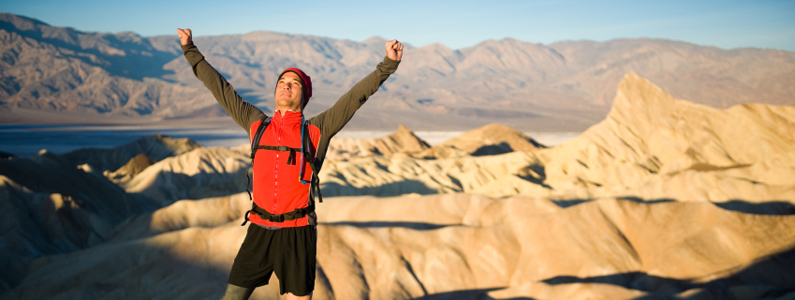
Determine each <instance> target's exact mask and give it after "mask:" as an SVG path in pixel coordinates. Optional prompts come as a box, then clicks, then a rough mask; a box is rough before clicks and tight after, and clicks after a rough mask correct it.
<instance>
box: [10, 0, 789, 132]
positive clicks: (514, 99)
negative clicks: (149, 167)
mask: <svg viewBox="0 0 795 300" xmlns="http://www.w3.org/2000/svg"><path fill="white" fill-rule="evenodd" d="M186 25H188V26H189V24H186ZM195 34H196V36H195V43H196V44H197V46H198V47H199V49H200V50H201V51H202V53H203V54H204V55H205V56H206V58H207V61H208V62H210V63H211V64H212V65H213V66H214V67H215V68H217V69H218V70H219V72H221V73H222V74H223V75H224V76H225V77H227V79H229V81H230V82H231V83H232V84H233V85H234V86H235V88H236V89H237V91H238V92H239V93H240V94H241V95H242V96H243V97H244V98H245V99H247V101H249V102H252V103H254V104H255V105H257V106H259V107H260V108H262V109H263V110H265V111H269V110H271V109H272V106H273V105H272V93H273V83H274V82H275V81H276V76H278V73H279V71H281V70H282V69H284V68H286V67H289V66H296V67H299V68H302V69H305V70H306V71H307V72H308V73H309V74H310V76H312V78H313V83H314V86H315V96H314V97H313V105H310V106H309V107H308V111H307V113H308V114H309V115H314V114H316V113H319V112H320V111H322V110H323V109H325V108H327V107H329V106H330V105H332V104H333V102H334V101H336V99H337V98H338V97H339V96H340V95H341V94H342V93H344V92H345V91H347V90H348V89H349V88H350V87H351V86H352V85H353V84H354V83H355V82H357V81H358V80H359V79H360V78H362V77H364V76H365V75H366V74H367V73H369V72H371V71H372V70H373V68H374V66H375V65H376V63H378V62H379V61H380V60H381V59H382V58H383V56H384V54H383V48H382V47H383V46H382V45H383V41H384V39H382V38H380V37H373V38H370V39H368V40H366V41H363V42H354V41H349V40H336V39H331V38H324V37H316V36H308V35H291V34H281V33H273V32H266V31H257V32H250V33H247V34H239V35H222V36H203V35H202V33H201V32H195ZM398 38H399V37H398ZM405 42H408V43H410V41H405ZM0 57H2V60H0V119H2V120H3V121H0V122H4V123H12V122H17V123H18V122H26V123H30V122H34V123H57V122H59V120H60V118H62V117H64V116H73V118H72V119H70V120H71V121H63V122H76V121H75V120H78V121H80V122H86V121H87V120H93V119H98V120H99V119H102V120H107V121H116V122H118V121H123V120H139V119H151V120H153V121H157V120H163V119H180V118H197V117H202V118H206V117H219V116H223V115H224V112H223V111H222V109H221V108H220V106H218V105H217V104H216V103H215V101H214V100H213V99H212V96H211V95H210V93H209V92H207V91H206V89H205V88H204V87H203V86H202V84H201V83H200V82H199V81H198V80H196V78H195V77H194V75H193V73H192V71H191V68H190V66H188V64H187V63H186V62H185V60H184V58H182V57H181V51H180V48H179V43H178V41H177V38H176V34H175V35H174V36H158V37H141V36H139V35H137V34H134V33H130V32H122V33H116V34H108V33H89V32H80V31H77V30H74V29H72V28H59V27H53V26H49V25H47V24H46V23H43V22H41V21H38V20H34V19H29V18H26V17H22V16H16V15H13V14H7V13H6V14H0ZM630 72H632V73H636V74H638V75H640V76H642V77H644V78H648V79H649V80H651V81H653V82H655V83H657V84H658V85H660V86H661V87H663V88H664V89H665V90H666V91H669V92H670V93H671V94H672V95H673V96H675V97H677V98H680V99H687V100H691V101H698V103H700V104H705V105H708V106H712V107H718V108H726V107H729V106H732V105H736V104H743V103H752V102H761V103H766V104H776V105H792V104H794V103H795V97H793V96H795V85H793V84H792V83H793V82H795V53H793V52H788V51H781V50H771V49H747V48H746V49H734V50H723V49H719V48H715V47H705V46H698V45H693V44H689V43H684V42H678V41H669V40H658V39H618V40H612V41H608V42H591V41H565V42H558V43H553V44H550V45H541V44H533V43H528V42H523V41H519V40H515V39H510V38H507V39H503V40H488V41H484V42H482V43H480V44H478V45H475V46H473V47H469V48H463V49H458V50H453V49H449V48H447V47H445V46H443V45H441V44H432V45H427V46H424V47H420V48H414V47H411V46H408V47H407V48H406V53H405V58H404V61H403V62H402V64H401V66H400V68H399V70H398V72H397V73H396V74H394V75H393V76H392V77H391V78H390V79H389V80H388V81H387V82H386V83H385V84H384V85H383V87H382V90H381V91H380V92H378V93H377V94H376V96H374V97H373V98H372V99H371V101H369V102H370V103H368V104H367V105H365V106H364V107H363V108H362V109H361V111H360V112H359V113H357V116H356V117H355V118H354V119H353V120H352V121H351V124H349V126H348V127H347V128H349V129H357V128H359V129H363V128H367V129H380V130H385V129H388V130H392V129H394V128H396V127H397V126H398V125H399V124H401V123H403V124H411V125H410V126H409V127H411V128H413V129H415V130H468V129H471V128H475V127H479V126H483V125H486V124H490V123H501V124H505V125H508V126H510V127H512V128H516V129H519V130H524V131H551V130H556V131H578V130H583V129H585V128H587V127H588V126H590V125H593V124H595V123H596V122H598V121H599V120H601V119H602V118H603V117H604V116H605V115H606V114H607V112H608V110H609V108H610V106H611V104H612V99H613V98H614V96H615V91H616V87H617V86H618V83H619V81H620V79H621V78H622V77H623V76H624V74H626V73H630Z"/></svg>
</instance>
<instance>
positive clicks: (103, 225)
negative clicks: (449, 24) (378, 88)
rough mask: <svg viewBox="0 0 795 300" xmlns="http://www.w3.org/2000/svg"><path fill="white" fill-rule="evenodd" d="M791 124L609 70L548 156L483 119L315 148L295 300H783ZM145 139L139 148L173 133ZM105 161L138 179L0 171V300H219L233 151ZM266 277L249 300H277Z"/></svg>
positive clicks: (230, 253)
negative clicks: (309, 231) (314, 236)
mask: <svg viewBox="0 0 795 300" xmlns="http://www.w3.org/2000/svg"><path fill="white" fill-rule="evenodd" d="M794 120H795V109H793V107H791V106H779V105H765V104H751V105H739V106H733V107H730V108H727V109H718V108H712V107H708V106H704V105H700V104H695V103H692V102H689V101H685V100H680V99H677V98H676V97H674V96H671V95H670V94H668V93H667V92H665V91H664V90H663V89H662V88H660V87H658V86H656V85H654V84H652V83H651V82H650V81H649V80H647V79H645V78H642V77H640V76H638V75H635V74H627V75H626V76H624V78H623V80H622V81H621V83H620V85H619V88H618V91H617V92H616V97H615V99H614V101H613V107H612V109H611V110H610V113H609V114H608V115H607V117H606V118H605V119H604V120H602V121H601V122H599V123H597V124H595V125H593V126H592V127H590V128H589V129H588V130H587V131H585V132H584V133H583V134H582V135H581V136H579V137H577V138H575V139H574V140H571V141H569V142H566V143H563V144H560V145H557V146H554V147H549V148H545V147H542V146H541V145H539V144H538V143H537V142H535V141H534V140H533V139H532V138H531V137H527V136H524V135H522V134H521V133H519V132H517V131H515V130H513V129H511V128H509V127H505V126H501V125H490V126H484V127H481V128H475V129H472V130H470V131H468V132H466V133H464V134H462V135H461V136H459V137H456V138H454V139H451V140H450V141H448V142H445V143H442V144H440V145H437V146H441V147H440V148H437V147H436V146H435V147H429V146H428V145H427V143H424V142H423V141H422V140H421V139H419V138H417V137H416V135H414V134H413V133H412V132H411V131H410V130H409V129H408V128H406V127H400V128H398V130H397V131H396V132H395V133H393V134H391V135H389V136H386V137H383V138H378V139H370V140H353V139H344V140H343V139H340V140H335V141H334V142H333V143H334V149H333V151H332V152H331V154H330V156H329V157H330V158H331V157H334V159H329V160H327V161H326V163H325V164H324V166H323V170H322V171H321V174H320V178H321V182H322V185H321V186H322V188H323V195H324V196H325V197H324V200H325V201H324V203H322V204H319V205H318V215H319V222H320V225H319V226H318V231H319V240H318V279H317V285H316V291H315V294H314V296H315V298H316V299H332V298H333V299H338V298H339V299H413V298H422V299H524V298H529V299H583V298H595V299H656V298H663V299H665V298H692V299H790V298H792V297H794V296H795V281H793V278H795V273H794V272H793V270H792V268H791V266H792V265H793V264H795V255H793V249H795V182H793V178H795V176H793V175H795V170H794V169H793V161H795V160H793V157H792V156H793V153H795V151H793V147H795V143H793V140H792V139H793V137H792V135H791V134H790V133H791V132H793V129H795V128H793V127H795V121H794ZM161 139H163V138H162V137H161V138H160V139H150V140H147V141H148V142H147V143H149V144H150V145H152V147H155V148H158V147H163V146H162V144H163V143H165V144H170V143H172V142H174V141H173V140H172V139H165V141H166V142H163V141H160V140H161ZM178 144H180V145H190V143H178ZM158 145H160V146H158ZM495 145H496V146H495ZM435 148H436V149H437V150H436V152H435V153H441V154H444V155H435V156H433V155H427V154H428V153H429V151H432V150H434V149H435ZM139 149H140V152H141V153H143V152H144V151H145V149H150V147H140V148H139ZM241 149H243V148H242V147H241ZM438 149H447V150H446V151H441V150H438ZM481 149H491V150H496V151H494V152H491V151H483V150H481ZM509 149H510V151H509ZM186 150H187V149H186ZM243 150H245V149H243ZM112 152H113V151H108V152H95V155H96V156H98V157H97V158H96V160H95V161H99V162H107V161H113V162H115V163H117V164H118V165H119V166H120V167H121V166H124V165H125V164H127V163H128V162H130V159H132V163H131V164H130V165H128V169H125V168H121V171H124V170H133V169H135V168H132V165H136V166H139V167H142V168H143V169H142V170H137V171H136V172H128V173H125V174H129V178H128V179H125V181H120V182H119V186H117V185H115V184H114V183H113V182H112V181H111V180H110V179H109V178H106V177H104V176H103V174H100V173H98V172H92V171H91V168H89V167H87V166H88V165H87V164H85V163H84V164H83V165H81V166H82V167H79V166H80V165H76V164H75V163H74V162H72V161H68V160H66V159H65V158H62V157H59V156H56V155H52V154H48V153H47V152H43V153H42V154H41V155H39V156H37V157H34V158H32V159H24V158H15V157H9V158H6V159H3V160H0V176H3V177H0V178H3V183H2V185H0V188H2V189H3V190H4V191H5V193H0V203H2V205H4V206H8V207H9V208H7V209H5V210H4V211H5V213H6V214H7V217H6V218H5V219H4V220H9V221H8V223H3V228H6V230H4V231H3V240H2V241H3V243H9V245H12V247H3V250H4V252H3V253H2V257H3V259H4V261H7V262H11V263H10V264H9V265H10V266H12V267H13V268H12V269H11V270H12V272H9V273H7V274H8V275H5V277H3V278H2V280H3V285H2V286H3V290H2V294H0V299H29V298H48V299H76V298H78V299H82V298H85V299H94V298H109V299H125V298H158V297H164V298H174V299H181V298H186V299H187V298H191V299H194V298H202V299H214V298H219V297H220V295H221V294H222V293H223V290H224V287H225V279H226V276H227V272H228V270H229V267H230V265H231V262H232V260H233V258H234V256H235V254H236V251H237V248H238V245H239V244H240V242H241V241H242V239H243V237H244V235H245V229H244V228H242V227H240V226H239V224H240V223H241V222H242V215H243V213H244V211H245V210H247V209H248V208H249V205H250V202H249V200H248V194H247V193H245V192H242V190H243V188H244V186H243V185H242V184H243V183H244V179H242V178H241V176H242V175H243V173H244V172H246V171H247V169H248V164H249V163H250V159H249V158H248V156H247V153H245V151H240V149H237V150H232V149H226V148H204V147H197V148H193V149H190V150H187V151H184V152H180V153H174V154H170V155H168V156H165V157H162V158H160V159H158V160H155V159H152V162H153V163H152V164H148V163H142V164H136V161H137V160H141V158H137V159H136V158H135V157H136V155H137V154H141V153H137V154H136V153H129V154H128V155H127V156H129V157H130V158H128V159H127V161H123V160H122V159H112V160H111V159H109V158H107V157H108V156H110V155H112ZM132 152H134V151H132ZM332 154H333V155H332ZM147 157H149V155H148V154H147ZM115 171H119V170H115ZM133 173H135V174H133ZM113 174H114V173H112V172H107V173H104V175H105V176H111V175H113ZM53 176H60V177H53ZM111 177H112V176H111ZM243 177H244V176H243ZM40 178H44V179H46V180H44V181H40V180H39V179H40ZM78 180H79V181H78ZM65 196H70V197H72V198H68V197H65ZM6 198H7V199H6ZM70 199H71V200H70ZM45 200H46V201H45ZM51 207H54V208H51ZM42 211H43V212H49V213H44V215H42V216H39V215H38V214H39V213H40V212H42ZM109 211H113V212H115V214H109V215H107V216H105V213H107V212H109ZM30 212H33V214H32V216H33V217H32V218H27V216H29V215H31V213H30ZM103 217H104V218H105V219H103ZM14 224H22V225H19V227H15V226H17V225H14ZM41 224H75V225H69V226H56V225H49V226H42V225H41ZM31 228H33V229H31ZM41 228H44V230H42V229H41ZM31 233H32V234H31ZM7 241H9V242H7ZM67 241H68V242H69V243H71V244H67V245H69V247H61V246H60V245H62V244H64V243H66V242H67ZM25 245H36V247H33V248H26V246H25ZM31 249H33V250H31ZM42 249H44V250H42ZM34 250H35V251H34ZM45 250H46V251H45ZM36 251H38V252H36ZM276 280H277V279H275V278H274V279H272V281H271V283H272V284H271V285H269V286H267V287H265V288H261V289H259V290H258V291H257V292H256V293H255V295H254V296H255V297H254V298H255V299H278V298H277V297H276V295H277V294H278V292H277V291H276V290H277V289H278V287H277V285H275V284H274V283H275V281H276Z"/></svg>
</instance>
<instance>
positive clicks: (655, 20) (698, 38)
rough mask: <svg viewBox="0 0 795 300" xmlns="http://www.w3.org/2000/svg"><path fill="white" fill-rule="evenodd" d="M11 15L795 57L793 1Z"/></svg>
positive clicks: (87, 6)
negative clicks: (758, 51)
mask: <svg viewBox="0 0 795 300" xmlns="http://www.w3.org/2000/svg"><path fill="white" fill-rule="evenodd" d="M0 12H10V13H14V14H18V15H22V16H26V17H30V18H34V19H38V20H40V21H42V22H45V23H48V24H50V25H52V26H58V27H72V28H75V29H77V30H80V31H86V32H105V33H116V32H122V31H132V32H135V33H137V34H140V35H142V36H147V37H148V36H157V35H174V36H175V38H176V28H177V27H180V28H186V27H187V28H191V29H192V30H193V35H194V36H197V37H198V36H202V35H224V34H245V33H248V32H252V31H260V30H264V31H272V32H279V33H289V34H305V35H313V36H323V37H330V38H334V39H345V40H352V41H357V42H358V41H363V40H366V39H368V38H370V37H373V36H379V37H382V38H386V39H393V38H396V39H398V40H400V41H402V42H404V43H408V44H410V45H412V46H414V47H421V46H425V45H428V44H433V43H440V44H443V45H445V46H447V47H448V48H451V49H462V48H467V47H472V46H475V45H477V44H479V43H481V42H484V41H486V40H500V39H503V38H514V39H517V40H521V41H525V42H531V43H540V44H545V45H549V44H551V43H554V42H559V41H569V40H591V41H598V42H603V41H608V40H612V39H616V38H640V37H647V38H662V39H670V40H678V41H685V42H689V43H693V44H697V45H704V46H717V47H720V48H724V49H733V48H743V47H753V48H774V49H780V50H788V51H795V1H793V0H786V1H765V0H758V1H750V0H749V1H734V0H726V1H713V0H708V1H699V0H689V1H680V0H672V1H659V0H658V1H638V0H635V1H623V0H621V1H618V0H616V1H609V0H607V1H588V0H559V1H541V0H538V1H535V0H527V1H519V0H503V1H465V0H459V1H447V0H439V1H436V0H421V1H414V0H411V1H373V0H369V1H345V0H340V1H268V0H258V1H256V0H227V1H223V0H222V1H219V0H214V1H205V0H194V1H169V0H135V1H107V0H69V1H64V0H58V1H56V0H0Z"/></svg>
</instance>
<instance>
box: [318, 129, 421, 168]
mask: <svg viewBox="0 0 795 300" xmlns="http://www.w3.org/2000/svg"><path fill="white" fill-rule="evenodd" d="M428 148H430V145H428V143H426V142H425V141H423V140H422V139H420V138H419V137H417V136H416V135H415V134H414V133H413V132H411V130H410V129H409V128H408V127H406V126H403V125H400V126H399V127H398V130H397V131H395V132H394V133H392V134H390V135H387V136H385V137H383V138H377V139H353V138H334V139H331V142H330V143H329V149H328V154H327V155H326V159H327V160H337V161H341V160H349V159H351V158H354V157H367V156H391V155H392V154H395V153H417V152H421V151H423V150H425V149H428Z"/></svg>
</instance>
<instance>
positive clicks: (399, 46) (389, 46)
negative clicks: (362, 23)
mask: <svg viewBox="0 0 795 300" xmlns="http://www.w3.org/2000/svg"><path fill="white" fill-rule="evenodd" d="M189 30H190V29H189ZM385 46H386V57H389V59H391V60H400V59H401V58H403V43H401V42H398V40H391V41H388V42H386V45H385Z"/></svg>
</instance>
